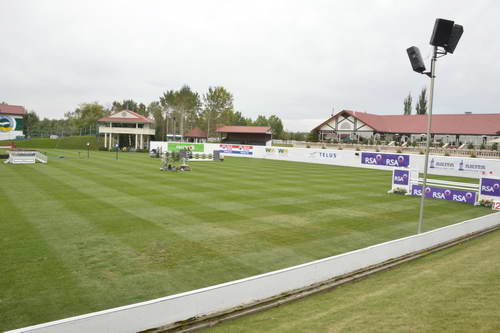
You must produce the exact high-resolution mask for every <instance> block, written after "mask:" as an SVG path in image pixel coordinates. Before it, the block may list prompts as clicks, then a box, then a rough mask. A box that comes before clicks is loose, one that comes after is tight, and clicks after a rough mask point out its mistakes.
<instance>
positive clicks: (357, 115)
mask: <svg viewBox="0 0 500 333" xmlns="http://www.w3.org/2000/svg"><path fill="white" fill-rule="evenodd" d="M426 129H427V115H425V114H424V115H378V114H373V113H367V112H356V111H351V110H342V111H340V112H338V113H337V114H335V115H333V116H332V117H330V118H329V119H327V120H325V121H324V122H322V123H321V124H319V125H318V126H316V127H315V128H313V131H318V137H319V140H320V141H329V140H358V139H359V138H363V139H374V140H385V141H397V142H401V143H403V142H414V141H420V140H422V139H425V133H426ZM431 136H432V140H433V141H441V142H443V143H448V144H450V145H455V146H460V145H461V144H464V143H472V144H474V145H480V144H487V143H489V142H491V141H493V140H495V139H498V138H500V113H489V114H479V113H478V114H472V113H465V114H435V115H433V116H432V129H431Z"/></svg>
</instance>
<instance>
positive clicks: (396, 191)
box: [392, 187, 406, 194]
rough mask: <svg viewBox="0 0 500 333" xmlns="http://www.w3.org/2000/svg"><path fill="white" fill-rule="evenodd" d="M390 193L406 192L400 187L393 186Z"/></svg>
mask: <svg viewBox="0 0 500 333" xmlns="http://www.w3.org/2000/svg"><path fill="white" fill-rule="evenodd" d="M392 193H394V194H406V190H405V189H404V188H402V187H397V188H395V189H394V190H393V191H392Z"/></svg>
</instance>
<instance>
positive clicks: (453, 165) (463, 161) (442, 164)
mask: <svg viewBox="0 0 500 333" xmlns="http://www.w3.org/2000/svg"><path fill="white" fill-rule="evenodd" d="M429 169H434V170H439V169H440V170H455V171H458V172H473V173H481V174H483V175H484V174H491V173H492V171H491V170H490V169H491V165H490V167H488V165H487V163H486V162H484V161H480V160H477V159H470V158H449V157H433V158H431V160H430V161H429Z"/></svg>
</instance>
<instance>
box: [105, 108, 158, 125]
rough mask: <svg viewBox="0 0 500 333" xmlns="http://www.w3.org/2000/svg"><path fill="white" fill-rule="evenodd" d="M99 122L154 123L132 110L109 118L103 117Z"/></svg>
mask: <svg viewBox="0 0 500 333" xmlns="http://www.w3.org/2000/svg"><path fill="white" fill-rule="evenodd" d="M97 121H99V122H109V123H154V121H153V120H151V119H149V118H146V117H144V116H143V115H142V114H138V113H137V112H134V111H130V110H121V111H118V112H115V113H113V114H112V115H110V116H108V117H102V118H100V119H98V120H97Z"/></svg>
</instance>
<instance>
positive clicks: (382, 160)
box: [361, 152, 410, 168]
mask: <svg viewBox="0 0 500 333" xmlns="http://www.w3.org/2000/svg"><path fill="white" fill-rule="evenodd" d="M361 164H369V165H383V166H393V167H405V168H407V167H409V166H410V155H402V154H384V153H367V152H363V153H361Z"/></svg>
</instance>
